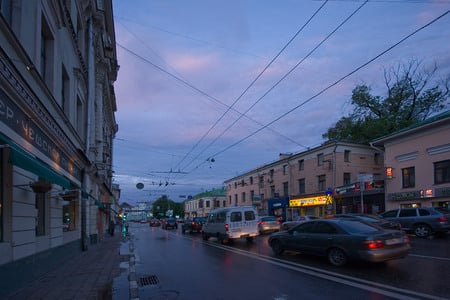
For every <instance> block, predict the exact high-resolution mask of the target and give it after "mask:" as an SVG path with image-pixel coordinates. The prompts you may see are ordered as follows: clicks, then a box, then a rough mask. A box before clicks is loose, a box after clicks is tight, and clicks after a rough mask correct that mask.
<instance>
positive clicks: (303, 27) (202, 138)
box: [177, 0, 328, 168]
mask: <svg viewBox="0 0 450 300" xmlns="http://www.w3.org/2000/svg"><path fill="white" fill-rule="evenodd" d="M327 2H328V0H326V1H325V2H324V3H322V5H321V6H320V7H319V8H318V9H317V10H316V11H315V12H314V13H313V15H312V16H311V17H310V18H309V19H308V20H307V21H306V22H305V24H303V26H301V27H300V29H299V30H297V32H296V33H295V34H294V36H292V37H291V38H290V39H289V41H288V42H287V43H286V44H285V45H284V46H283V47H282V48H281V50H280V51H278V53H277V54H276V55H275V56H274V57H273V58H272V60H271V61H270V62H269V63H268V64H267V65H266V66H265V67H264V69H263V70H262V71H261V72H260V73H259V74H258V75H257V76H256V77H255V79H253V81H252V82H251V83H250V84H249V85H248V86H247V88H245V89H244V91H243V92H242V93H241V94H240V95H239V97H237V98H236V100H234V102H233V103H232V104H231V106H229V107H228V109H227V110H226V111H225V112H224V113H223V114H222V115H221V116H220V117H219V118H218V119H217V121H216V122H215V123H214V124H213V125H212V126H211V127H210V128H209V129H208V130H207V131H206V133H205V134H204V135H203V136H202V137H201V138H200V140H199V141H198V142H197V143H196V144H195V145H194V146H193V147H192V148H191V150H190V151H189V152H188V153H187V154H186V155H185V156H184V157H183V159H182V160H181V161H180V162H179V163H178V164H177V166H180V165H181V163H182V162H183V161H184V160H185V159H186V157H188V155H189V154H191V153H192V151H194V149H195V148H196V147H197V146H198V145H199V144H200V143H201V142H202V141H203V140H204V139H205V138H206V136H207V135H208V134H209V133H210V132H211V131H212V130H213V129H214V128H215V127H216V126H217V124H219V122H220V121H221V120H222V119H223V118H224V117H225V115H226V114H227V113H228V112H229V111H230V110H231V109H232V108H233V107H234V105H235V104H236V103H237V102H239V100H241V98H242V97H243V96H244V95H245V94H246V93H247V92H248V90H249V89H250V88H251V87H252V86H253V85H254V84H255V83H256V81H258V80H259V78H261V76H262V75H263V74H264V73H265V72H266V70H267V69H268V68H269V67H270V66H271V65H272V64H273V63H274V62H275V60H276V59H277V58H278V57H279V56H280V55H281V53H283V52H284V50H286V48H287V47H288V46H289V45H290V44H291V43H292V42H293V41H294V39H295V38H296V37H297V36H298V35H299V34H300V33H301V32H302V31H303V29H305V27H306V26H307V25H308V24H309V23H310V22H311V21H312V19H313V18H314V17H315V16H316V15H317V14H318V13H319V12H320V11H321V10H322V8H323V7H324V6H325V4H327ZM247 112H248V110H247ZM242 116H243V115H241V116H240V117H238V119H237V120H236V122H237V121H238V120H240V119H241V117H242ZM236 122H234V123H233V125H234V124H235V123H236ZM229 128H230V127H228V128H227V129H226V130H225V131H223V132H222V134H221V135H220V136H219V137H221V136H223V134H224V133H225V132H226V131H227V130H228V129H229ZM219 137H216V139H214V140H213V141H212V143H210V144H209V145H208V146H206V147H205V148H204V149H203V150H202V151H201V152H200V153H198V154H197V156H196V157H195V158H193V159H192V160H191V162H190V163H188V164H187V165H186V167H185V168H187V167H188V166H189V165H190V164H191V163H192V162H193V161H194V160H195V159H196V158H198V157H199V156H200V155H201V154H202V153H203V152H205V151H206V150H207V149H208V148H209V147H210V146H211V145H212V144H214V143H215V142H216V141H217V139H218V138H219ZM302 147H304V148H306V147H305V146H302Z"/></svg>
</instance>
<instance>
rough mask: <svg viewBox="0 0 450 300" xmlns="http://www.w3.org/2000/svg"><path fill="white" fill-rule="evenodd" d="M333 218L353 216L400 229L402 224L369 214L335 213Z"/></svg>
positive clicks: (388, 227)
mask: <svg viewBox="0 0 450 300" xmlns="http://www.w3.org/2000/svg"><path fill="white" fill-rule="evenodd" d="M333 217H335V218H355V219H359V220H363V221H366V222H369V223H372V224H376V225H378V226H381V227H383V228H385V229H393V230H401V229H402V225H401V224H400V223H399V222H396V221H392V220H387V219H383V218H382V217H379V216H376V215H369V214H356V213H355V214H336V215H334V216H333Z"/></svg>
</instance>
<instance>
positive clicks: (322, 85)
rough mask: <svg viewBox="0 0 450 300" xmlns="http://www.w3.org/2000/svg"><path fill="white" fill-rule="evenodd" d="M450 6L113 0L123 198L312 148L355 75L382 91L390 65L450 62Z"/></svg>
mask: <svg viewBox="0 0 450 300" xmlns="http://www.w3.org/2000/svg"><path fill="white" fill-rule="evenodd" d="M449 10H450V0H436V1H433V0H430V1H425V0H424V1H413V0H410V1H408V0H391V1H389V0H386V1H383V0H373V1H356V0H353V1H352V0H341V1H339V0H335V1H317V0H277V1H275V0H273V1H268V0H253V1H246V0H227V1H215V0H193V1H190V0H189V1H188V0H171V1H167V0H134V1H126V0H113V12H114V20H115V32H116V43H117V45H116V47H117V58H118V64H119V66H120V69H119V72H118V79H117V81H116V82H115V83H114V88H115V94H116V101H117V112H116V121H117V123H118V126H119V127H118V128H119V130H118V132H117V134H116V137H115V142H114V148H113V170H114V177H113V182H114V183H117V184H119V185H120V189H121V198H120V201H121V202H127V203H130V204H135V203H137V202H143V201H154V200H156V199H158V198H159V197H161V196H162V195H167V196H168V197H169V199H171V200H173V201H177V202H181V201H184V200H185V199H186V197H188V196H194V195H196V194H198V193H202V192H205V191H210V190H212V189H217V188H221V187H222V186H223V182H224V181H225V180H227V179H230V178H233V177H236V176H238V175H240V174H243V173H245V172H248V171H250V170H252V169H255V168H257V167H260V166H263V165H265V164H268V163H271V162H274V161H276V160H278V157H279V154H280V153H294V154H295V153H299V152H303V151H305V150H307V149H309V148H314V147H317V146H319V145H321V144H322V143H323V142H325V140H324V139H323V138H322V135H323V134H324V133H326V132H327V130H328V128H330V127H333V126H334V124H335V123H336V122H337V121H338V120H339V119H340V118H342V117H344V116H347V115H348V114H349V113H350V112H352V111H353V107H352V106H351V95H352V90H353V89H354V88H355V87H356V86H357V85H358V84H366V85H368V86H370V87H371V92H372V95H379V96H385V95H386V86H385V81H384V71H385V70H388V69H389V68H392V67H398V66H399V65H401V64H407V63H408V62H410V61H411V60H415V61H420V65H421V68H423V70H428V69H430V68H431V67H433V66H434V65H436V66H437V67H438V72H437V74H436V77H435V79H436V80H439V79H440V78H442V77H443V76H447V75H449V74H450V12H449ZM447 108H450V104H449V103H447ZM138 184H140V185H138ZM138 186H139V188H138Z"/></svg>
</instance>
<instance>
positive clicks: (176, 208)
mask: <svg viewBox="0 0 450 300" xmlns="http://www.w3.org/2000/svg"><path fill="white" fill-rule="evenodd" d="M169 211H172V212H173V214H172V216H183V215H184V205H183V204H182V203H179V202H174V201H172V200H170V199H169V198H168V197H167V195H162V196H161V197H160V198H158V199H157V200H156V201H155V202H153V206H152V213H153V215H154V216H155V217H157V218H161V217H168V216H167V215H166V214H167V212H169Z"/></svg>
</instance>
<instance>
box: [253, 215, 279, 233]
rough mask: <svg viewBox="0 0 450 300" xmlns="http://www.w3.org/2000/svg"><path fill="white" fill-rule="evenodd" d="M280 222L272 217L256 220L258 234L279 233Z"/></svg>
mask: <svg viewBox="0 0 450 300" xmlns="http://www.w3.org/2000/svg"><path fill="white" fill-rule="evenodd" d="M280 228H281V226H280V221H278V220H277V218H276V217H274V216H262V217H259V218H258V231H259V233H261V234H262V233H266V232H274V231H280Z"/></svg>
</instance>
